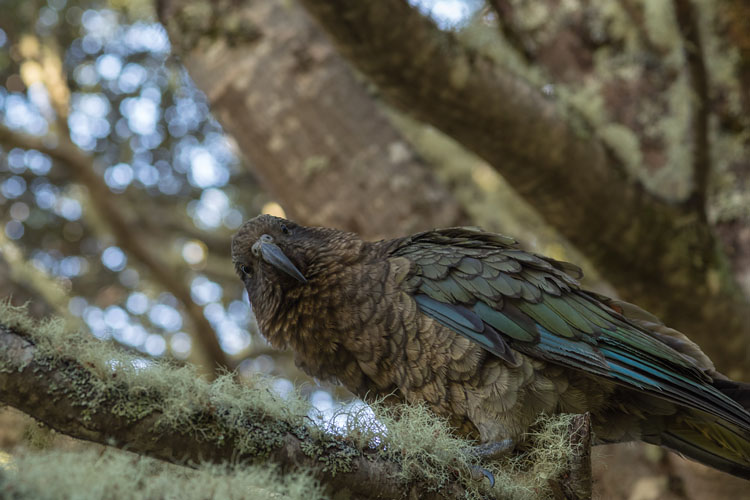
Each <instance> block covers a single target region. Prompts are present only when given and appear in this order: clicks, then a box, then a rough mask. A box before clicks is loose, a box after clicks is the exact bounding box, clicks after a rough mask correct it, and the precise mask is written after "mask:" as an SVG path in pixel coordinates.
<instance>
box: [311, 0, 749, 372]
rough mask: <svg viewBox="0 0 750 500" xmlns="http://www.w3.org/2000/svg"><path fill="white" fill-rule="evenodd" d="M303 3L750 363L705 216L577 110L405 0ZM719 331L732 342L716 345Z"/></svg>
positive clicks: (553, 218)
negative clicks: (659, 187)
mask: <svg viewBox="0 0 750 500" xmlns="http://www.w3.org/2000/svg"><path fill="white" fill-rule="evenodd" d="M301 3H302V4H303V5H305V7H307V9H308V10H309V11H310V12H311V13H312V14H313V15H314V16H315V17H316V18H317V19H318V21H319V22H320V23H321V24H322V25H323V27H324V28H325V29H326V30H327V31H328V32H329V34H330V35H331V37H332V38H333V39H334V41H335V42H336V44H337V46H338V48H339V50H340V51H341V53H342V54H343V55H345V56H346V57H347V58H348V59H349V60H351V61H352V63H353V64H354V65H355V66H356V67H357V68H358V69H360V70H361V71H362V72H364V73H365V74H366V75H367V76H369V77H370V78H371V79H372V80H373V81H374V82H375V83H376V84H377V85H378V87H379V88H380V90H381V91H382V93H383V95H384V96H385V97H386V98H387V99H388V100H389V101H390V102H392V103H394V104H396V105H397V106H399V107H401V108H402V109H404V110H405V111H406V112H409V113H411V114H413V115H415V116H416V117H417V118H419V119H421V120H423V121H425V122H427V123H430V124H432V125H434V126H436V127H438V128H440V129H441V130H443V131H444V132H446V133H447V134H448V135H450V136H451V137H453V138H454V139H456V140H457V141H458V142H460V143H461V144H462V145H463V146H464V147H466V148H467V149H469V150H470V151H473V152H474V153H476V154H477V155H479V156H480V157H482V158H483V159H485V160H486V161H487V162H488V163H490V164H491V165H492V166H493V167H494V168H495V169H497V170H498V171H499V172H501V173H502V175H503V176H504V177H505V178H506V179H507V180H508V181H509V182H510V184H511V185H512V186H513V187H514V188H515V189H516V191H518V193H519V194H521V195H522V196H524V197H525V198H526V199H527V200H529V202H530V203H531V204H532V205H533V206H534V207H535V208H536V209H537V210H538V211H539V212H540V213H541V214H542V216H543V217H544V218H545V219H546V220H547V221H548V222H549V223H550V224H551V225H552V226H554V227H555V228H556V229H558V230H559V231H560V232H561V234H563V235H564V236H566V237H567V238H568V239H569V240H570V241H571V242H572V243H573V244H574V245H576V246H577V247H578V248H579V249H580V250H581V251H582V252H583V253H584V254H585V255H586V256H587V257H589V258H590V259H591V261H592V263H594V264H595V265H596V267H597V268H598V269H599V270H600V271H601V273H602V275H603V276H604V277H605V278H606V279H607V280H609V281H610V282H611V283H612V284H613V285H614V286H615V287H616V288H617V289H618V291H619V292H620V293H621V294H622V296H623V298H625V299H627V300H630V301H633V302H636V303H638V304H640V305H641V306H643V307H645V308H647V309H649V310H651V311H652V312H654V313H655V314H657V315H658V316H660V317H661V318H662V319H664V320H665V321H666V322H667V323H669V324H670V325H671V326H674V327H676V328H678V329H680V330H683V331H685V332H686V333H688V334H689V335H691V336H692V337H693V338H694V339H696V340H697V341H699V342H702V344H703V345H704V347H705V348H706V351H707V352H708V353H709V354H710V355H711V356H713V357H715V358H716V359H717V360H721V361H722V362H723V364H724V365H725V366H728V367H730V368H733V369H735V370H737V371H736V372H735V374H737V373H739V374H740V375H742V374H745V375H746V374H747V373H748V372H747V360H748V359H749V358H750V351H749V350H748V346H749V345H750V342H749V339H750V322H749V321H748V318H750V305H748V303H747V301H746V299H745V298H744V296H743V295H742V294H741V292H740V291H739V289H738V287H737V286H736V283H735V282H734V280H733V278H732V276H731V274H730V273H728V272H727V262H726V256H725V255H723V254H722V253H721V252H720V251H718V250H717V248H716V242H715V240H714V238H713V235H712V234H711V231H710V228H709V227H708V226H707V224H706V223H705V221H704V220H701V219H700V218H699V217H698V216H696V215H695V214H694V213H692V212H690V211H686V210H685V209H683V208H681V207H678V206H674V205H671V204H670V203H667V202H666V201H664V200H661V199H658V198H656V197H655V196H653V195H651V194H649V193H648V192H647V191H646V190H645V189H644V187H643V186H642V185H641V184H639V183H638V182H636V181H635V180H633V179H630V178H628V176H627V175H626V173H625V171H624V169H623V168H622V166H621V165H620V164H619V162H618V161H617V160H616V159H615V158H614V156H613V155H611V154H609V152H608V151H607V148H605V147H604V145H603V144H602V143H601V142H600V141H599V140H598V139H596V138H595V137H592V136H591V135H590V134H589V133H587V132H586V131H585V130H584V129H583V127H582V126H581V125H580V119H579V118H577V117H575V116H571V112H570V111H567V110H565V109H563V108H562V107H561V105H560V103H556V102H554V101H552V100H550V99H548V98H546V97H545V96H544V95H543V94H542V93H541V92H540V91H539V90H537V89H536V88H534V87H532V86H531V85H530V84H528V83H527V82H526V81H525V80H523V79H522V78H520V77H517V76H515V75H513V74H510V73H509V72H508V71H507V70H505V69H504V68H502V67H500V66H498V65H497V64H496V63H495V62H493V61H492V60H490V59H489V58H486V57H483V56H482V55H481V54H477V53H476V52H473V51H471V50H469V49H466V48H464V47H463V46H461V44H460V43H459V42H457V40H456V39H455V37H453V36H452V35H451V34H450V33H446V32H442V31H440V30H439V29H438V28H437V27H436V26H435V24H434V23H433V22H432V21H430V20H429V19H427V18H426V17H424V16H422V15H421V14H420V13H419V12H418V11H417V10H416V9H414V8H412V7H411V6H410V5H409V4H408V2H406V1H405V0H381V1H378V2H374V1H371V2H347V1H344V0H334V1H329V0H326V1H323V0H301ZM393 19H398V23H393V22H392V20H393ZM707 283H708V284H709V285H710V286H707ZM665 297H669V300H665ZM715 331H722V332H724V334H725V335H726V338H727V339H729V340H728V342H729V343H731V344H732V346H733V347H731V348H729V349H727V348H726V345H725V346H722V348H721V349H719V348H716V347H715V343H714V342H713V340H714V337H713V336H712V334H711V332H715Z"/></svg>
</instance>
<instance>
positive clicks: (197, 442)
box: [0, 302, 591, 499]
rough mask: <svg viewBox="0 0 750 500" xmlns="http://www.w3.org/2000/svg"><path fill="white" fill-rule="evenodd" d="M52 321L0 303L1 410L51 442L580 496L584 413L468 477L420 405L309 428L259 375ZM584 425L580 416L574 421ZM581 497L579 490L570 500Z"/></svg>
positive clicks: (462, 488)
mask: <svg viewBox="0 0 750 500" xmlns="http://www.w3.org/2000/svg"><path fill="white" fill-rule="evenodd" d="M135 361H136V358H135V357H133V356H131V355H129V354H127V353H122V352H118V351H116V350H114V349H112V348H111V346H108V345H107V344H106V343H103V342H100V341H98V340H96V339H95V338H93V337H92V336H90V335H85V334H81V333H76V332H69V331H67V330H66V329H65V328H64V326H63V324H62V322H61V321H59V320H55V321H48V322H46V323H45V322H41V323H40V322H35V321H33V320H31V319H29V317H28V315H27V314H26V312H25V310H24V309H19V308H14V307H11V306H9V305H8V304H7V303H5V302H0V403H4V404H7V405H10V406H13V407H15V408H17V409H19V410H21V411H23V412H25V413H27V414H28V415H30V416H32V417H34V418H36V419H37V420H39V421H41V422H43V423H45V424H46V425H48V426H49V427H51V428H53V429H55V430H57V431H59V432H62V433H64V434H67V435H70V436H73V437H76V438H79V439H85V440H88V441H93V442H97V443H102V444H106V445H110V446H114V447H118V448H122V449H126V450H128V451H131V452H134V453H137V454H140V455H144V456H148V457H152V458H156V459H160V460H163V461H166V462H171V463H175V464H180V465H188V466H198V465H200V464H205V463H215V464H222V463H229V464H243V463H248V464H256V463H267V464H271V465H276V466H277V467H278V468H279V470H280V471H282V473H288V472H290V471H302V472H304V473H306V474H311V475H312V477H314V478H315V479H316V480H317V481H319V482H320V483H321V484H322V485H323V487H324V488H325V489H326V490H327V491H328V492H329V493H333V492H338V491H348V492H349V493H351V495H352V496H353V497H355V498H383V499H387V498H393V499H396V498H406V497H410V498H485V497H486V498H489V497H491V496H493V495H497V496H499V497H500V498H518V499H521V498H523V499H526V498H540V495H541V497H554V496H556V493H557V492H559V491H563V492H565V494H566V495H568V496H567V498H575V497H574V496H573V497H571V496H570V495H571V494H570V493H569V492H576V494H577V493H578V492H581V491H584V492H586V491H588V492H590V487H591V486H590V462H589V458H588V456H589V442H588V436H589V427H588V419H587V417H586V416H567V415H565V416H560V417H554V418H545V419H542V420H541V421H540V423H539V425H538V432H537V433H535V434H533V435H531V436H530V443H531V444H532V445H533V446H532V447H531V449H530V451H528V452H526V453H525V454H524V455H520V456H514V457H511V458H508V459H507V460H506V461H504V462H502V463H497V464H490V465H488V467H489V469H490V470H491V471H492V472H493V473H494V475H495V477H496V478H497V479H498V481H497V484H496V486H495V488H494V489H493V490H490V489H489V487H488V484H487V481H475V480H472V479H471V468H472V467H473V466H476V465H478V464H477V463H476V458H475V457H474V455H473V454H472V453H469V451H468V450H469V447H470V446H471V445H472V443H471V442H469V441H465V440H462V439H459V438H457V437H454V436H453V435H452V434H451V433H450V432H449V429H448V427H447V425H446V423H445V421H443V420H441V419H438V418H437V417H435V416H434V415H432V414H431V413H429V412H428V411H427V410H426V409H424V408H423V407H421V406H412V405H406V406H402V407H396V409H395V410H388V409H386V408H379V409H378V407H377V406H376V411H378V412H379V413H377V414H378V420H374V419H373V418H372V416H371V414H369V415H365V414H364V413H365V412H359V413H358V412H354V413H350V414H348V422H347V425H346V426H345V430H340V431H338V433H331V432H328V431H325V430H324V428H328V427H329V426H319V425H313V424H312V423H311V422H312V421H311V419H310V417H309V415H310V407H309V405H308V404H307V403H306V402H304V401H302V400H301V399H299V398H298V397H296V395H293V396H291V397H288V398H286V399H282V398H280V397H279V396H276V395H275V394H274V392H273V391H272V390H271V384H270V381H269V380H268V379H265V378H256V379H252V380H249V381H247V382H246V383H239V382H237V380H236V379H235V377H233V376H232V375H229V374H228V375H226V376H222V377H219V378H218V379H217V380H216V381H214V382H212V383H208V382H206V381H205V380H203V379H201V378H199V377H196V375H195V372H194V371H193V370H192V369H190V368H189V367H180V368H176V367H173V366H170V365H168V364H165V363H161V362H153V363H152V364H150V365H148V366H145V367H144V366H143V365H142V364H141V365H139V364H138V363H137V362H135ZM580 419H583V420H580ZM583 497H586V494H585V493H584V494H583V495H579V498H583Z"/></svg>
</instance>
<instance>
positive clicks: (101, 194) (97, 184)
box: [0, 125, 230, 368]
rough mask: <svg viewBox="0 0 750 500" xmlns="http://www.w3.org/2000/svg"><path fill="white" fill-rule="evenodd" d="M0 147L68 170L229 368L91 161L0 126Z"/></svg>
mask: <svg viewBox="0 0 750 500" xmlns="http://www.w3.org/2000/svg"><path fill="white" fill-rule="evenodd" d="M0 144H6V145H10V146H12V147H20V148H22V149H35V150H37V151H40V152H42V153H44V154H46V155H48V156H50V157H51V158H53V159H54V160H57V161H58V162H59V163H60V164H61V165H63V166H64V167H65V168H67V169H68V170H69V171H70V172H71V173H72V174H73V175H74V176H75V178H76V180H78V182H80V183H81V184H83V185H84V186H86V187H87V188H88V193H89V196H90V197H91V200H92V202H93V204H94V206H96V208H97V209H98V211H99V215H100V216H101V218H102V220H103V221H104V222H106V223H107V224H108V225H109V228H110V229H111V230H112V234H113V235H114V237H115V240H116V241H117V244H118V246H120V247H121V248H123V249H124V250H125V251H126V252H127V253H128V254H129V255H132V256H133V257H135V258H136V259H137V260H138V261H139V262H140V263H141V264H142V265H143V266H144V267H145V268H146V269H148V270H149V272H150V273H151V275H152V276H153V277H154V279H155V280H156V281H157V282H159V283H160V284H161V285H162V286H163V287H164V288H165V289H167V290H169V291H170V292H171V293H172V294H173V295H174V296H175V297H176V298H177V300H179V301H180V302H181V303H182V305H183V307H184V308H185V311H186V313H187V315H188V317H189V318H190V320H191V321H192V323H193V327H194V333H195V339H196V341H197V342H198V344H199V345H200V346H201V349H202V350H203V352H204V353H205V355H206V356H208V357H209V359H210V360H211V362H212V363H213V364H214V368H216V367H220V366H223V367H227V366H230V361H229V359H228V358H227V355H226V353H225V352H224V351H223V350H222V349H221V346H220V345H219V341H218V339H217V338H216V333H215V332H214V330H213V328H212V327H211V324H210V323H209V322H208V320H207V319H206V317H205V316H204V315H203V310H202V309H201V307H200V306H198V305H197V304H196V303H195V302H193V300H192V297H191V296H190V290H189V289H188V287H187V286H186V285H185V284H184V283H183V282H182V281H181V280H180V279H178V278H177V276H176V274H175V272H174V270H173V268H172V266H168V265H166V263H164V262H162V261H161V259H159V258H158V257H157V256H156V255H155V254H154V253H153V252H151V251H150V250H149V249H148V248H147V247H146V246H145V245H144V244H143V242H142V241H143V238H142V237H141V236H140V235H139V234H138V231H136V230H134V226H135V225H136V224H137V221H130V220H128V218H127V217H126V216H125V214H124V213H123V212H122V210H121V209H120V207H119V206H118V205H117V204H116V199H117V198H116V196H115V195H113V193H112V191H110V189H109V188H108V187H107V185H106V184H105V183H104V181H103V179H102V178H101V177H100V176H99V175H98V174H97V173H96V171H95V170H94V162H93V158H91V157H90V156H88V155H85V154H83V153H82V152H81V150H79V149H78V148H77V147H75V145H73V144H72V143H70V142H68V141H65V140H63V141H62V142H60V143H59V144H57V145H50V143H49V142H48V141H47V140H45V139H43V138H38V137H33V136H29V135H25V134H21V133H18V132H15V131H13V130H11V129H9V128H7V127H5V126H3V125H0Z"/></svg>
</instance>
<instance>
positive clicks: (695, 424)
mask: <svg viewBox="0 0 750 500" xmlns="http://www.w3.org/2000/svg"><path fill="white" fill-rule="evenodd" d="M658 441H659V442H658V443H655V444H660V445H662V446H666V447H667V448H670V449H672V450H674V451H676V452H678V453H680V454H681V455H684V456H685V457H687V458H691V459H693V460H696V461H698V462H700V463H702V464H705V465H708V466H710V467H714V468H716V469H719V470H721V471H724V472H727V473H729V474H732V475H734V476H738V477H741V478H743V479H750V431H748V430H747V429H741V428H739V427H737V426H736V425H733V424H729V423H727V422H726V421H722V420H718V419H717V418H716V417H714V416H713V415H708V414H706V413H703V412H700V411H695V410H693V411H690V413H688V414H687V415H685V414H683V415H681V416H676V417H674V419H673V420H672V421H671V422H669V423H668V425H667V428H666V430H665V431H664V432H662V433H661V434H660V436H659V438H658Z"/></svg>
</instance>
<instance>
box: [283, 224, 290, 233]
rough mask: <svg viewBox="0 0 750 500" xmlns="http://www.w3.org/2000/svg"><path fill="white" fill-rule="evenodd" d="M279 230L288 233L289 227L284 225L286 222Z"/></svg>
mask: <svg viewBox="0 0 750 500" xmlns="http://www.w3.org/2000/svg"><path fill="white" fill-rule="evenodd" d="M281 232H282V233H284V234H289V228H288V227H286V224H282V225H281Z"/></svg>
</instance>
